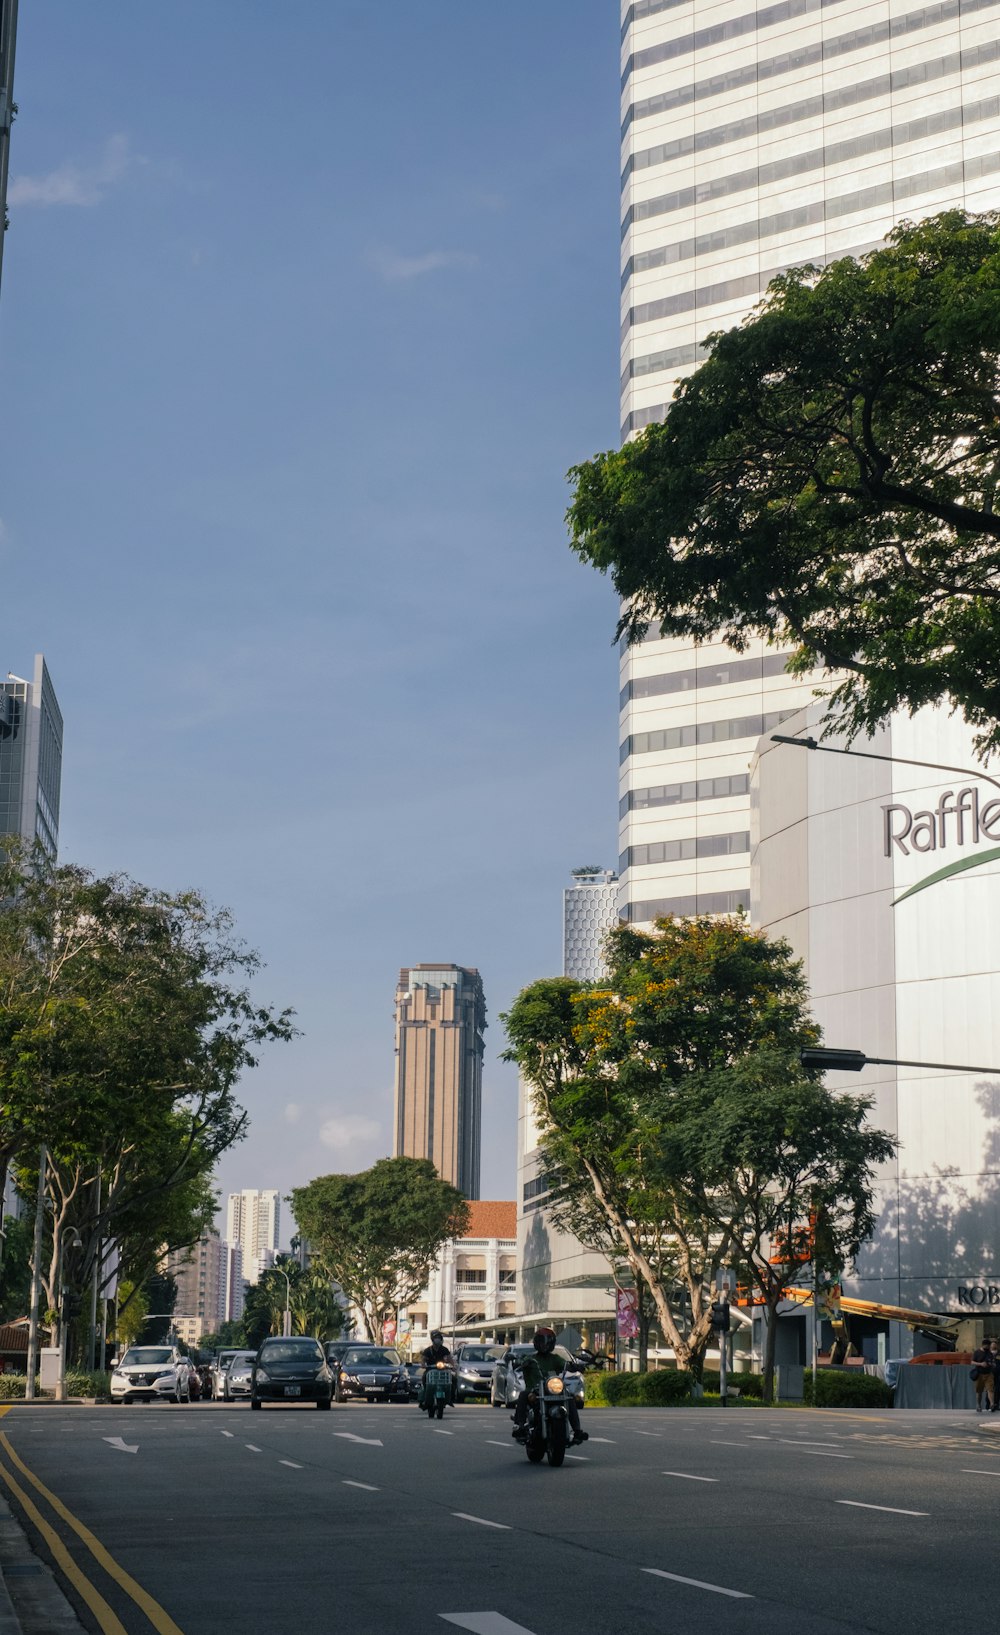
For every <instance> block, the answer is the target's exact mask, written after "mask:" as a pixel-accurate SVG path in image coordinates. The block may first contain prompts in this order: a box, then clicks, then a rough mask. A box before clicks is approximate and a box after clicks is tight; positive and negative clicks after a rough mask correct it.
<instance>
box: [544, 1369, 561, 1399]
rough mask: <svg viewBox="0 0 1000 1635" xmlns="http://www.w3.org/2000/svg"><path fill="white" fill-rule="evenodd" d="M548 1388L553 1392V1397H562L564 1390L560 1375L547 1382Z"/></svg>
mask: <svg viewBox="0 0 1000 1635" xmlns="http://www.w3.org/2000/svg"><path fill="white" fill-rule="evenodd" d="M547 1387H548V1389H549V1390H550V1391H551V1392H552V1394H553V1396H556V1397H557V1396H559V1395H560V1393H561V1392H562V1390H563V1382H562V1380H561V1379H560V1378H559V1376H558V1374H557V1375H556V1376H555V1377H554V1378H553V1379H550V1380H549V1381H548V1382H547Z"/></svg>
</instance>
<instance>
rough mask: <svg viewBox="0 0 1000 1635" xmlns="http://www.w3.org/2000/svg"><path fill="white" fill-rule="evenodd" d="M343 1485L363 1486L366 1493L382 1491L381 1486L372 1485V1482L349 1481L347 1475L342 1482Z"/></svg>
mask: <svg viewBox="0 0 1000 1635" xmlns="http://www.w3.org/2000/svg"><path fill="white" fill-rule="evenodd" d="M341 1486H342V1487H362V1488H364V1490H365V1492H366V1493H379V1492H381V1489H380V1488H377V1487H372V1484H371V1482H349V1481H348V1480H347V1478H346V1477H345V1478H344V1480H343V1482H342V1483H341Z"/></svg>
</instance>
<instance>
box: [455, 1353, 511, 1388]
mask: <svg viewBox="0 0 1000 1635" xmlns="http://www.w3.org/2000/svg"><path fill="white" fill-rule="evenodd" d="M503 1354H504V1347H503V1346H502V1345H460V1346H459V1348H458V1350H457V1351H456V1353H455V1373H456V1384H455V1396H456V1400H457V1401H459V1402H471V1401H472V1400H474V1399H475V1398H482V1399H483V1400H484V1401H485V1399H486V1398H487V1397H488V1396H489V1395H490V1394H491V1391H492V1386H493V1369H494V1367H495V1365H496V1364H497V1363H498V1362H499V1361H500V1358H501V1357H502V1356H503Z"/></svg>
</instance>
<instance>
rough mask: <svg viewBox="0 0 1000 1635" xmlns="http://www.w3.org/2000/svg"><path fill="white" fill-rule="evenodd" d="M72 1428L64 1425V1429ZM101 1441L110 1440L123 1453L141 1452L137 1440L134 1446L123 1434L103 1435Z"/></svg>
mask: <svg viewBox="0 0 1000 1635" xmlns="http://www.w3.org/2000/svg"><path fill="white" fill-rule="evenodd" d="M70 1428H71V1427H70V1426H69V1425H64V1426H63V1430H64V1431H68V1430H69V1429H70ZM101 1441H102V1442H110V1443H111V1446H112V1447H113V1448H118V1449H119V1450H120V1452H122V1453H138V1452H139V1444H138V1442H136V1443H135V1445H134V1446H133V1444H132V1443H131V1442H126V1441H125V1439H124V1437H121V1436H102V1437H101Z"/></svg>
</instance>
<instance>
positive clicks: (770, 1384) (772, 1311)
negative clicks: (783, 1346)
mask: <svg viewBox="0 0 1000 1635" xmlns="http://www.w3.org/2000/svg"><path fill="white" fill-rule="evenodd" d="M763 1311H764V1369H763V1372H764V1391H763V1400H764V1402H765V1403H771V1402H773V1401H774V1343H775V1340H776V1339H777V1329H778V1321H777V1318H778V1308H777V1304H776V1303H775V1304H768V1305H766V1306H764V1308H763Z"/></svg>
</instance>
